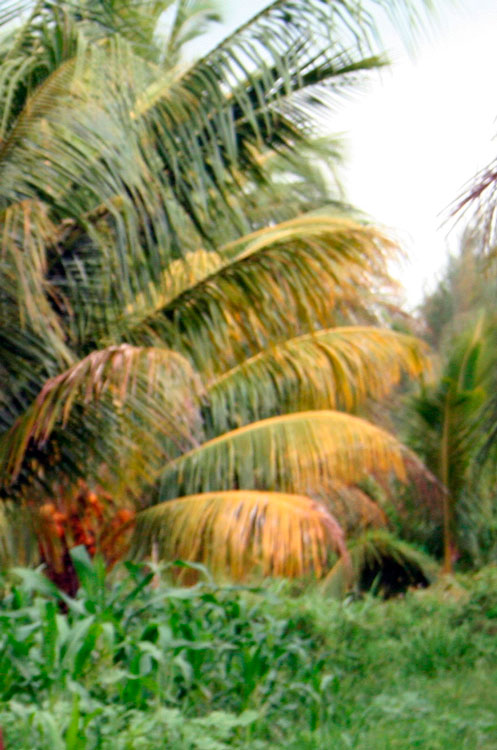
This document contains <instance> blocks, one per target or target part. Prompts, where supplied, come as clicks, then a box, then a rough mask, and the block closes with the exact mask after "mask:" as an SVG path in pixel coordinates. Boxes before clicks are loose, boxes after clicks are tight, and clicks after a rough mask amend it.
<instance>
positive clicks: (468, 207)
mask: <svg viewBox="0 0 497 750" xmlns="http://www.w3.org/2000/svg"><path fill="white" fill-rule="evenodd" d="M463 217H464V218H465V219H466V220H468V218H469V220H470V222H471V224H472V225H473V226H474V228H475V229H476V230H477V231H478V235H479V237H481V250H482V251H483V252H484V253H485V255H486V256H487V257H488V259H489V260H495V256H496V250H495V247H496V239H497V159H495V160H494V161H493V162H491V163H490V164H489V165H487V166H486V167H485V168H484V169H482V170H481V171H480V172H479V173H478V174H477V175H476V176H475V177H474V178H473V180H472V181H471V183H470V184H469V185H468V186H467V187H466V189H465V190H464V192H463V193H462V195H460V196H459V197H458V198H457V199H456V201H455V202H454V204H453V205H452V206H451V207H450V209H449V219H453V220H454V219H455V220H457V221H460V220H461V219H462V218H463Z"/></svg>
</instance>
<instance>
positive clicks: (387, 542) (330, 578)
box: [322, 530, 437, 598]
mask: <svg viewBox="0 0 497 750" xmlns="http://www.w3.org/2000/svg"><path fill="white" fill-rule="evenodd" d="M349 553H350V558H349V560H347V564H346V565H344V564H343V562H342V560H338V561H337V562H336V563H335V565H334V566H333V568H332V569H331V570H330V571H329V573H328V574H327V575H326V577H325V578H324V580H323V582H322V590H323V593H326V594H329V595H332V596H338V597H340V598H341V597H343V596H344V594H345V593H346V592H347V591H348V590H350V588H353V589H355V590H356V591H359V592H360V591H367V590H369V589H371V588H373V589H376V590H379V591H380V593H382V594H383V595H384V596H387V597H388V596H391V595H392V594H396V593H397V594H398V593H403V592H404V591H405V590H406V589H407V588H408V587H409V586H414V587H418V586H423V587H425V586H428V585H429V584H430V583H433V581H434V580H435V578H436V574H437V565H436V563H435V562H434V561H433V560H432V559H431V558H430V557H428V555H426V554H424V553H423V552H421V551H420V550H418V549H417V548H416V547H413V546H412V545H410V544H408V543H407V542H404V541H402V540H400V539H397V538H395V537H394V536H392V535H391V534H389V533H388V532H386V531H384V530H378V531H370V532H368V533H367V534H364V535H363V536H360V537H358V538H357V539H355V540H354V541H353V542H351V543H350V545H349Z"/></svg>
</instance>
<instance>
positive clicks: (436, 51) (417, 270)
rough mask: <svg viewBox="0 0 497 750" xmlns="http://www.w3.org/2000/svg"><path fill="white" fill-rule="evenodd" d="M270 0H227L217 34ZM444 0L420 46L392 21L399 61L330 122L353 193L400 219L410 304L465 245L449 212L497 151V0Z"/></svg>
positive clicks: (380, 216)
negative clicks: (402, 39) (341, 138)
mask: <svg viewBox="0 0 497 750" xmlns="http://www.w3.org/2000/svg"><path fill="white" fill-rule="evenodd" d="M266 4H267V0H252V2H251V3H250V7H249V9H247V4H246V3H245V2H243V0H224V2H222V0H221V2H219V5H220V7H221V8H222V9H223V12H224V17H225V25H224V27H223V29H222V31H221V30H218V31H217V33H216V32H214V33H213V35H212V37H213V41H214V39H216V38H219V36H223V35H224V34H225V33H226V31H227V30H231V29H232V28H234V27H235V26H236V25H238V24H239V23H241V22H243V21H244V20H245V19H246V18H247V17H248V16H249V15H252V14H254V13H255V12H257V10H258V9H259V8H261V7H262V6H264V5H266ZM436 5H437V8H438V11H437V22H436V24H435V25H434V27H431V28H430V29H429V30H428V32H427V33H426V34H424V35H423V36H422V37H421V38H420V40H419V41H418V44H417V45H416V51H415V53H414V55H413V56H412V55H411V56H409V55H408V54H407V53H406V52H405V50H404V49H403V48H402V47H401V45H400V44H399V43H398V42H397V41H396V39H395V38H394V37H393V36H391V34H390V33H389V31H388V30H386V36H385V38H386V39H387V40H388V42H387V43H388V44H389V45H390V49H389V54H390V57H391V59H393V61H394V64H393V66H392V67H391V68H390V69H388V70H387V71H383V72H382V74H381V76H379V75H376V76H375V77H374V78H373V79H372V80H371V82H370V84H369V85H368V88H367V90H366V92H364V91H361V92H358V93H357V95H355V96H354V98H353V99H352V100H347V101H344V103H343V109H342V111H341V113H340V115H339V116H338V118H337V119H335V120H334V121H333V129H332V130H331V129H330V133H332V132H333V133H336V132H337V131H340V132H343V133H345V134H346V143H347V156H348V158H347V162H346V167H345V169H344V173H343V181H344V184H345V186H346V188H347V193H348V198H349V199H350V201H351V203H353V204H354V205H356V206H357V207H358V208H359V209H361V210H362V211H364V212H366V213H367V214H368V215H369V216H370V217H371V218H373V219H374V220H375V221H377V222H379V223H381V224H383V225H385V226H387V227H389V228H391V229H393V230H394V231H395V234H396V236H398V237H399V238H400V240H401V243H402V246H403V248H404V249H405V251H406V252H407V255H408V261H407V262H406V263H404V264H403V266H402V268H400V270H399V271H396V275H397V276H398V278H400V280H401V281H402V283H403V284H404V287H405V289H406V301H407V304H408V306H410V307H413V306H415V305H416V303H418V302H419V301H420V300H421V297H422V294H423V289H425V288H427V289H429V288H430V287H431V286H433V283H434V282H435V281H436V279H437V278H438V276H439V274H440V271H441V269H442V268H443V267H444V265H445V262H446V258H447V248H448V247H450V248H452V249H455V248H456V247H457V244H458V231H457V230H452V231H451V232H450V235H449V237H448V238H447V232H448V226H447V225H445V226H444V227H441V228H440V224H441V221H442V216H441V214H443V212H444V211H445V210H446V208H447V206H448V205H449V204H451V203H452V202H453V201H454V200H455V199H456V198H457V197H458V195H459V194H460V193H461V190H462V188H463V186H464V185H465V183H466V182H467V181H468V180H470V178H471V177H472V176H473V175H474V173H475V172H476V171H477V170H478V169H480V168H481V167H483V166H484V165H485V164H486V163H487V162H489V161H490V160H491V159H492V158H493V157H494V155H495V153H496V152H497V143H496V142H495V141H493V142H492V138H493V136H494V134H495V133H497V122H496V120H495V118H496V117H497V91H496V90H495V78H496V76H497V0H459V2H458V3H457V5H455V3H454V2H452V3H451V2H450V0H436ZM204 43H205V40H204Z"/></svg>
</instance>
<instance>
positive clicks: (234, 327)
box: [118, 215, 394, 374]
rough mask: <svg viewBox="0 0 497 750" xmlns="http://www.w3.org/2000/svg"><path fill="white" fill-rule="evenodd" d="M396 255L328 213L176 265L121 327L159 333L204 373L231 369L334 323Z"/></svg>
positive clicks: (367, 232) (368, 232)
mask: <svg viewBox="0 0 497 750" xmlns="http://www.w3.org/2000/svg"><path fill="white" fill-rule="evenodd" d="M393 252H394V246H393V245H392V244H391V243H390V242H389V240H388V238H385V237H384V236H383V235H382V234H381V233H378V232H377V231H376V230H374V229H372V228H371V227H366V226H363V225H361V224H358V223H356V222H353V221H349V220H345V219H337V218H336V217H332V216H326V215H311V216H302V217H298V218H296V219H292V220H290V221H287V222H283V223H281V224H279V225H277V226H275V227H270V228H268V229H263V230H259V231H257V232H254V233H252V234H251V235H248V236H246V237H243V238H241V239H240V240H238V241H236V242H232V243H229V244H227V245H225V246H223V247H220V248H218V252H217V254H214V253H205V252H203V251H201V252H197V253H195V254H190V255H189V256H188V264H186V263H185V264H182V263H174V264H172V265H171V267H170V270H168V271H166V272H165V273H164V274H163V276H162V282H161V283H162V287H163V288H162V290H160V288H159V290H158V292H154V291H153V289H154V285H152V286H151V287H150V288H149V290H148V291H147V294H146V296H145V295H142V296H141V297H140V298H139V300H138V303H137V304H133V305H131V306H129V308H128V311H129V315H128V316H124V317H122V318H121V320H120V321H119V324H118V325H119V326H120V328H121V329H122V330H123V331H127V335H129V334H130V333H131V334H133V335H134V336H138V337H139V336H140V335H142V334H143V333H144V331H147V332H148V333H150V332H151V331H153V332H155V333H156V335H157V336H159V337H160V338H162V339H164V340H166V341H170V345H178V343H180V345H182V346H183V347H184V348H185V351H186V352H187V353H188V354H189V356H191V357H192V359H193V361H194V362H195V365H196V367H197V369H199V371H201V372H206V373H207V374H208V373H209V370H212V368H213V367H215V368H216V369H217V370H218V371H220V370H221V371H222V369H226V366H224V367H223V365H222V363H225V362H230V358H229V356H230V353H231V363H234V362H236V361H237V359H238V361H239V360H240V359H242V358H243V356H244V354H245V356H246V352H247V348H249V349H248V350H249V351H250V350H251V353H253V352H257V351H259V350H260V348H261V347H264V346H265V345H267V342H268V340H269V341H271V340H274V339H275V338H276V339H277V337H278V336H282V335H288V331H289V326H290V325H293V331H292V332H293V333H294V332H295V330H296V329H297V330H298V327H299V325H300V326H302V325H305V324H307V327H308V328H309V327H314V325H315V324H316V323H317V322H318V321H327V320H329V317H330V310H331V308H332V307H333V304H334V302H335V301H336V300H337V299H341V298H342V297H346V296H347V295H348V296H349V297H350V298H357V297H358V289H359V279H360V280H362V281H363V280H364V279H365V278H366V277H368V278H369V277H372V276H374V275H377V276H380V275H381V274H382V273H384V272H385V271H384V269H385V261H386V258H387V257H388V255H389V254H391V253H393ZM216 265H217V268H216ZM140 320H141V322H142V324H143V325H141V326H140ZM133 329H134V330H133ZM178 332H181V333H182V334H183V335H182V339H179V336H178ZM178 340H179V341H178ZM240 341H243V342H244V347H245V348H244V349H243V348H242V350H241V352H240V355H238V356H237V355H236V354H233V353H232V352H233V349H235V350H236V348H237V342H240Z"/></svg>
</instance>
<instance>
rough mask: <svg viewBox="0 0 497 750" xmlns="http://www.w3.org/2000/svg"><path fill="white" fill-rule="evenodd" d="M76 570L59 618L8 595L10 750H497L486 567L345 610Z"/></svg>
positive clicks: (280, 592) (493, 581) (50, 607)
mask: <svg viewBox="0 0 497 750" xmlns="http://www.w3.org/2000/svg"><path fill="white" fill-rule="evenodd" d="M78 566H79V571H80V576H81V578H82V579H83V583H84V585H83V588H82V590H81V591H80V594H79V595H78V598H77V599H76V600H75V601H68V602H67V607H68V609H69V611H68V612H67V614H63V613H61V611H60V607H59V605H58V604H57V600H56V598H55V596H54V593H53V591H52V590H51V589H50V585H49V584H48V583H47V582H46V581H45V580H44V579H43V577H41V576H40V575H37V574H36V573H34V572H33V571H23V572H21V574H20V576H21V577H19V576H18V577H17V579H15V580H16V581H17V583H16V584H15V585H14V586H13V587H12V584H11V583H9V581H11V580H12V579H8V580H6V582H5V584H4V586H5V593H4V597H3V599H2V601H1V603H0V699H1V702H0V726H1V727H2V728H3V733H4V736H5V744H6V748H7V750H12V749H13V748H15V750H49V749H50V750H94V749H95V750H96V749H97V748H98V749H101V750H156V749H158V748H168V749H172V750H224V749H225V748H244V749H246V750H248V748H255V750H257V749H258V748H259V749H260V750H269V748H277V747H285V748H286V749H287V750H290V749H291V750H297V748H298V749H299V750H301V749H303V750H305V749H306V748H316V749H321V748H323V750H324V749H325V748H326V749H327V748H333V749H334V750H342V749H343V750H348V749H349V748H356V749H357V750H389V749H392V750H394V749H395V750H404V749H405V750H407V749H408V748H409V750H411V749H412V748H423V750H438V749H439V748H440V750H441V749H442V748H443V750H446V748H451V750H459V749H461V750H462V749H463V748H468V750H483V749H485V750H491V748H496V750H497V676H496V675H497V637H496V636H497V570H496V569H492V568H488V569H486V570H484V571H481V572H480V573H479V574H478V575H476V576H472V577H466V578H464V579H460V580H459V581H451V582H447V581H445V582H444V583H439V584H437V585H435V586H434V587H432V589H429V590H426V591H416V592H412V593H409V594H408V595H407V596H406V597H405V598H403V599H397V600H391V601H388V602H383V601H380V600H376V599H374V598H372V597H367V598H364V599H362V600H359V601H348V602H344V603H339V602H336V601H333V600H329V599H328V600H327V599H324V598H323V597H322V596H321V595H320V594H319V592H318V591H309V590H307V592H306V593H304V594H302V595H298V596H295V595H290V593H289V592H288V590H285V587H282V586H280V587H277V586H274V585H273V586H271V587H268V588H266V589H264V590H261V591H253V590H252V591H247V590H239V589H236V588H229V587H224V588H223V587H221V588H220V587H216V586H215V585H213V584H209V583H206V584H202V585H200V586H198V587H194V588H180V587H170V586H168V585H167V584H165V583H162V584H160V585H159V586H155V585H154V586H151V583H152V581H151V576H150V575H148V576H147V574H146V573H145V572H144V571H143V570H142V569H141V568H138V567H133V566H130V567H129V569H128V571H127V572H126V576H123V574H122V573H121V577H120V579H119V577H117V578H116V579H115V580H114V581H113V582H111V581H108V580H106V578H105V575H104V573H103V571H102V570H101V569H100V568H99V566H98V565H97V566H92V565H90V564H89V562H88V561H87V560H85V559H84V557H83V556H81V558H80V560H79V561H78Z"/></svg>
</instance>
